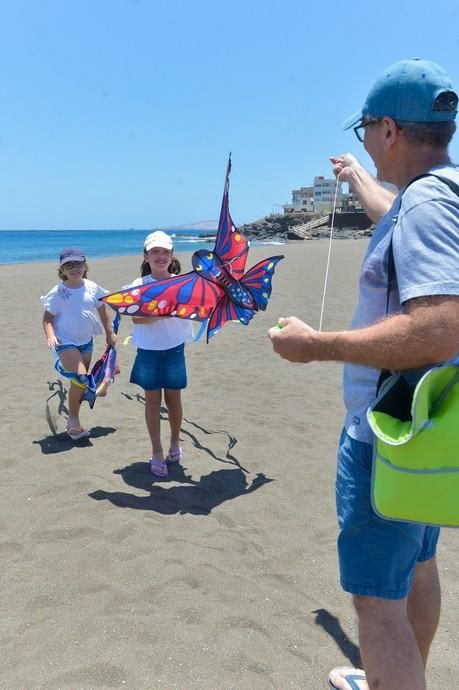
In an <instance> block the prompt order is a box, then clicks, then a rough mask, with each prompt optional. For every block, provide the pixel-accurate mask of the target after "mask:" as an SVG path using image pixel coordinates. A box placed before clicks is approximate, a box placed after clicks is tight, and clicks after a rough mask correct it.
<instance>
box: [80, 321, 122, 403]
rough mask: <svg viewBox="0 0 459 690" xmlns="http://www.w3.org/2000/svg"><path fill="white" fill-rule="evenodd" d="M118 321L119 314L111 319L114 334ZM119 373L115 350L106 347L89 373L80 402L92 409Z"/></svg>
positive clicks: (105, 393) (111, 347)
mask: <svg viewBox="0 0 459 690" xmlns="http://www.w3.org/2000/svg"><path fill="white" fill-rule="evenodd" d="M120 320H121V316H120V315H119V314H117V315H116V316H115V318H114V319H113V331H114V333H118V328H119V324H120ZM119 373H120V369H119V366H118V363H117V354H116V349H115V348H114V347H113V346H112V345H107V347H106V348H105V352H104V354H103V355H102V357H100V359H98V360H97V362H95V363H94V365H93V367H92V369H91V372H90V373H89V374H88V379H89V381H90V385H88V387H87V388H86V391H85V393H84V395H83V397H82V402H83V400H86V402H87V403H88V405H89V407H90V408H91V409H92V408H93V407H94V403H95V402H96V397H102V396H105V395H107V388H108V387H109V386H110V384H112V383H113V381H114V380H115V376H116V375H117V374H119Z"/></svg>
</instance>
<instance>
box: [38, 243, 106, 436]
mask: <svg viewBox="0 0 459 690" xmlns="http://www.w3.org/2000/svg"><path fill="white" fill-rule="evenodd" d="M87 273H88V265H87V263H86V257H85V256H84V254H83V252H82V251H81V249H78V248H77V247H68V248H67V249H63V250H62V252H61V254H60V257H59V270H58V274H59V278H60V279H61V281H62V282H60V283H59V284H58V285H55V286H54V287H53V289H52V290H50V291H49V292H48V294H47V295H45V296H44V297H41V298H40V300H41V303H42V305H43V307H44V309H45V313H44V315H43V329H44V331H45V335H46V339H47V341H48V347H49V348H50V349H52V350H56V352H57V353H58V355H59V359H60V361H61V363H62V366H63V367H64V369H65V370H66V371H68V372H75V373H76V374H80V375H84V374H87V372H88V369H89V364H90V362H91V355H92V349H93V344H92V343H93V341H92V339H93V336H95V335H98V334H99V333H102V327H101V322H102V326H103V328H104V330H105V336H106V341H107V344H108V345H115V343H116V335H115V333H114V332H113V326H112V320H111V316H110V313H109V311H108V308H107V307H106V306H105V304H104V303H103V302H101V301H100V298H101V297H102V296H103V295H106V294H107V292H108V291H107V290H104V288H101V287H100V286H99V285H96V283H93V282H92V281H91V280H87V278H86V275H87ZM84 393H85V389H84V387H83V386H82V385H81V384H79V383H78V381H77V380H76V379H70V389H69V398H68V406H69V416H68V422H67V429H66V431H67V434H68V435H69V436H70V438H71V439H72V440H73V441H77V440H78V439H80V438H84V437H86V436H89V431H87V430H86V429H83V427H82V426H81V423H80V403H81V399H82V397H83V395H84Z"/></svg>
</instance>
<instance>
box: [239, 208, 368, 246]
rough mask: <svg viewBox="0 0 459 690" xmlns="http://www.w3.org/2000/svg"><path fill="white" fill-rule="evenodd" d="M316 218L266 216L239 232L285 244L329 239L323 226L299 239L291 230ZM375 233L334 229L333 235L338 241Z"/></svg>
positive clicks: (355, 229)
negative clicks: (293, 241) (294, 241)
mask: <svg viewBox="0 0 459 690" xmlns="http://www.w3.org/2000/svg"><path fill="white" fill-rule="evenodd" d="M315 217H317V216H314V214H312V213H283V214H279V215H271V216H265V217H264V218H260V219H259V220H256V221H254V222H253V223H246V224H245V225H241V226H240V227H239V230H240V231H241V232H242V233H243V234H244V235H245V236H246V237H248V238H250V239H256V240H270V241H273V240H274V241H275V240H279V241H281V242H285V241H287V240H300V241H301V240H302V239H309V240H312V239H320V238H324V237H329V235H330V228H329V227H327V226H322V227H320V228H315V229H313V230H311V231H309V232H307V233H305V236H304V237H302V238H301V237H297V236H296V235H294V234H293V233H292V232H290V228H294V227H295V226H299V225H304V224H305V223H308V222H309V221H311V220H313V219H314V218H315ZM372 233H373V227H370V228H368V229H365V230H362V229H360V228H344V227H343V228H336V227H335V228H334V230H333V235H334V237H335V238H336V239H357V238H359V239H360V238H362V237H370V236H371V235H372Z"/></svg>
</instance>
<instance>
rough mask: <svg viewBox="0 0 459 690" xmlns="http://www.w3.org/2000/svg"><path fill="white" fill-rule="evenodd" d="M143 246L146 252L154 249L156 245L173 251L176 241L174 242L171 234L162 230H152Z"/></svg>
mask: <svg viewBox="0 0 459 690" xmlns="http://www.w3.org/2000/svg"><path fill="white" fill-rule="evenodd" d="M143 246H144V249H145V251H146V252H148V251H150V249H153V248H154V247H162V248H163V249H170V250H171V251H172V249H173V248H174V243H173V242H172V238H171V237H170V235H168V234H167V233H165V232H163V231H162V230H156V232H150V234H149V235H148V236H147V237H146V239H145V242H144V245H143Z"/></svg>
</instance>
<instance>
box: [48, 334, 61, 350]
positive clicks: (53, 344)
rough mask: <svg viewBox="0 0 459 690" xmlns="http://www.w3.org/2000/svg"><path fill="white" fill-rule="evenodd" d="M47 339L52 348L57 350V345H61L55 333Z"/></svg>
mask: <svg viewBox="0 0 459 690" xmlns="http://www.w3.org/2000/svg"><path fill="white" fill-rule="evenodd" d="M46 340H47V342H48V347H49V349H50V350H55V349H56V345H59V341H58V339H57V338H56V336H55V335H50V336H48V337H47V338H46Z"/></svg>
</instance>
